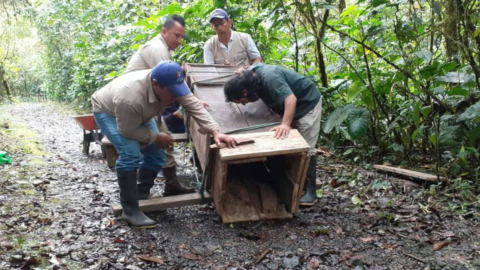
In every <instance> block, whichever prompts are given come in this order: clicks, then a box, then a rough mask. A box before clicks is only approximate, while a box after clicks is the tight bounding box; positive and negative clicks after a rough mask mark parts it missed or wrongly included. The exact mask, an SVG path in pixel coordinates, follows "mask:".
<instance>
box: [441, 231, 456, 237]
mask: <svg viewBox="0 0 480 270" xmlns="http://www.w3.org/2000/svg"><path fill="white" fill-rule="evenodd" d="M442 236H443V237H445V238H448V237H454V236H455V234H454V233H453V232H444V233H442Z"/></svg>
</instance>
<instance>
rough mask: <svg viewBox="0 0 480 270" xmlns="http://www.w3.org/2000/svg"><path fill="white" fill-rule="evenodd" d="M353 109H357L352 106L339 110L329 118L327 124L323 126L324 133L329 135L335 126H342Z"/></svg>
mask: <svg viewBox="0 0 480 270" xmlns="http://www.w3.org/2000/svg"><path fill="white" fill-rule="evenodd" d="M353 109H355V107H354V106H353V105H352V104H350V105H347V106H345V107H342V108H337V109H336V110H335V111H333V112H332V113H331V114H330V115H329V116H328V119H327V122H326V123H325V125H324V126H323V131H324V132H325V133H329V132H330V131H332V129H333V128H334V127H335V126H338V125H340V124H342V123H343V121H345V120H347V118H348V115H349V114H350V112H351V111H352V110H353Z"/></svg>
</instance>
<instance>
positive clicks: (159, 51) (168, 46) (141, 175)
mask: <svg viewBox="0 0 480 270" xmlns="http://www.w3.org/2000/svg"><path fill="white" fill-rule="evenodd" d="M184 37H185V20H184V19H183V18H182V17H180V16H178V15H172V16H171V17H169V18H167V19H166V20H165V22H164V23H163V25H162V30H161V32H160V35H158V36H157V37H155V38H153V39H152V40H150V41H148V42H147V43H146V44H144V45H143V46H142V47H141V48H140V49H139V50H138V51H137V52H136V53H135V54H134V55H133V56H132V58H131V59H130V61H129V62H128V66H127V69H126V70H125V73H128V72H133V71H138V70H145V69H149V70H150V69H152V68H154V67H155V66H156V65H157V64H158V63H160V62H162V61H168V60H172V51H174V50H175V49H176V48H177V47H178V46H180V44H181V43H182V40H183V38H184ZM179 107H180V106H179V105H178V104H175V106H172V107H169V108H167V109H166V110H165V111H163V112H162V115H161V116H160V115H159V116H158V117H156V120H157V123H158V127H159V130H160V131H161V132H174V133H175V131H174V130H172V129H171V127H176V128H177V130H180V131H181V132H179V133H185V124H184V122H183V114H182V113H181V110H180V109H179ZM182 129H183V131H182ZM166 154H167V157H166V161H165V165H164V166H163V167H162V173H163V176H164V177H165V189H164V192H163V195H164V196H173V195H180V194H187V193H192V192H195V190H194V189H193V188H190V187H186V186H184V185H182V184H181V183H180V182H179V181H178V179H177V169H176V168H177V162H176V161H175V157H174V155H173V147H169V148H168V149H166ZM156 178H157V175H156V174H154V173H153V172H152V171H145V170H139V172H138V185H139V190H140V194H141V196H140V199H146V198H144V197H143V195H150V194H144V192H142V191H143V190H150V188H151V187H152V186H153V184H154V181H155V179H156Z"/></svg>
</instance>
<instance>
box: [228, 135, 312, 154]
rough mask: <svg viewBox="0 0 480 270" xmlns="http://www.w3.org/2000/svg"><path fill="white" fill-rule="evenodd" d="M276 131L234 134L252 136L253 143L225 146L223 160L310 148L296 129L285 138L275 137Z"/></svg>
mask: <svg viewBox="0 0 480 270" xmlns="http://www.w3.org/2000/svg"><path fill="white" fill-rule="evenodd" d="M273 135H274V132H273V131H268V132H259V133H254V134H239V135H232V136H233V137H235V138H238V139H242V138H251V139H254V140H255V143H253V144H247V145H242V146H239V147H237V148H224V149H221V150H220V157H221V159H222V160H235V159H244V158H254V157H266V156H272V155H285V154H294V153H302V152H306V151H308V149H309V148H310V147H309V146H308V144H307V142H306V141H305V139H303V137H302V135H300V133H299V132H298V130H296V129H292V130H291V131H290V135H289V136H288V138H285V139H283V140H280V139H275V138H274V137H273Z"/></svg>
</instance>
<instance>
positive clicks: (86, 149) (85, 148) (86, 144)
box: [82, 141, 90, 155]
mask: <svg viewBox="0 0 480 270" xmlns="http://www.w3.org/2000/svg"><path fill="white" fill-rule="evenodd" d="M82 152H83V153H84V154H85V155H88V154H90V142H87V141H83V151H82Z"/></svg>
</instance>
